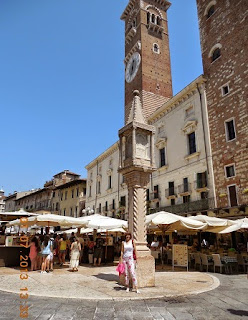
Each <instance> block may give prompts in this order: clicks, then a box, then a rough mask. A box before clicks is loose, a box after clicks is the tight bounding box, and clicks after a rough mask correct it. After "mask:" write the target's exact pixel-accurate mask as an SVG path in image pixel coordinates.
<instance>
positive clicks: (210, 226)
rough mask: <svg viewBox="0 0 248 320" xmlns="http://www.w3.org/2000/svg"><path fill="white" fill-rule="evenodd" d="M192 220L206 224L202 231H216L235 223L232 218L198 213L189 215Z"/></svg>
mask: <svg viewBox="0 0 248 320" xmlns="http://www.w3.org/2000/svg"><path fill="white" fill-rule="evenodd" d="M190 218H191V219H192V220H195V221H200V222H203V223H205V224H206V227H205V228H204V231H206V232H214V233H218V232H220V231H222V230H223V229H225V228H226V227H228V226H231V225H233V224H235V222H234V221H233V220H228V219H222V218H216V217H209V216H205V215H198V216H194V217H190Z"/></svg>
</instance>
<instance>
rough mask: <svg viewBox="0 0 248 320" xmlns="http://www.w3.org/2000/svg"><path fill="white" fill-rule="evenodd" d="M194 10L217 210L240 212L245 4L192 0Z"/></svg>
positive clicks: (247, 112)
mask: <svg viewBox="0 0 248 320" xmlns="http://www.w3.org/2000/svg"><path fill="white" fill-rule="evenodd" d="M197 8H198V18H199V27H200V38H201V48H202V61H203V68H204V77H205V78H206V95H207V106H208V114H209V129H210V139H211V148H212V154H213V169H214V178H215V188H216V191H215V192H216V200H217V208H224V209H225V210H224V212H223V214H226V213H231V211H233V212H232V214H233V213H234V212H236V213H238V212H239V211H243V212H244V211H245V207H246V209H247V204H248V102H247V101H248V93H247V92H248V90H247V89H248V52H247V43H248V21H247V19H248V3H247V0H237V1H230V0H225V1H224V0H213V1H210V0H197ZM228 208H231V209H230V210H229V209H228ZM233 209H234V210H233ZM229 211H230V212H229Z"/></svg>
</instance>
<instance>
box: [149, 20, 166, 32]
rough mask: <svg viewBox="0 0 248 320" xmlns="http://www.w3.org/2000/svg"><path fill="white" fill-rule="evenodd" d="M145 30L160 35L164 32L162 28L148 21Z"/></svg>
mask: <svg viewBox="0 0 248 320" xmlns="http://www.w3.org/2000/svg"><path fill="white" fill-rule="evenodd" d="M147 29H148V30H151V31H153V32H156V33H160V34H162V32H163V31H164V28H163V27H162V26H160V25H158V24H156V23H155V22H152V21H149V23H148V24H147Z"/></svg>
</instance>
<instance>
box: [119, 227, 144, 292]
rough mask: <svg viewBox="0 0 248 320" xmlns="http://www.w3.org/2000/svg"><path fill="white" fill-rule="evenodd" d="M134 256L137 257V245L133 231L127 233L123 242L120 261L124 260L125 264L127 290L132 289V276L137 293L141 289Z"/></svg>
mask: <svg viewBox="0 0 248 320" xmlns="http://www.w3.org/2000/svg"><path fill="white" fill-rule="evenodd" d="M134 256H135V258H136V257H137V254H136V245H135V243H134V241H133V240H132V235H131V233H130V232H128V233H126V236H125V241H123V242H122V248H121V258H120V262H121V263H122V262H123V263H124V266H125V283H126V288H127V289H126V292H129V291H130V289H129V282H130V277H131V279H132V285H133V289H135V290H136V292H137V293H140V291H139V290H138V283H137V277H136V273H135V264H134Z"/></svg>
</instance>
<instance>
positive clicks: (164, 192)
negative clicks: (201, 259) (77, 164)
mask: <svg viewBox="0 0 248 320" xmlns="http://www.w3.org/2000/svg"><path fill="white" fill-rule="evenodd" d="M169 6H170V3H169V2H168V1H158V0H147V1H141V2H139V1H135V0H130V1H129V3H128V5H127V7H126V9H125V10H124V13H123V14H122V16H121V19H122V20H124V21H125V60H124V62H125V66H126V68H125V80H126V81H125V123H128V117H129V114H132V112H131V111H132V99H133V91H134V90H138V91H139V92H140V96H141V102H142V108H143V113H144V115H145V117H146V119H147V121H148V123H149V124H151V125H153V126H155V128H156V134H155V142H154V146H153V150H154V156H155V161H156V167H157V170H156V171H155V172H154V173H152V174H151V179H150V185H149V189H148V190H147V207H148V213H149V212H154V211H155V210H156V211H157V210H167V211H170V212H175V213H178V214H185V215H190V214H197V213H204V214H209V215H217V216H218V215H219V216H223V217H224V216H237V217H238V216H243V215H247V214H248V210H247V197H248V170H247V168H248V152H247V148H248V147H247V146H248V140H247V139H248V121H247V117H248V107H247V91H246V88H247V86H248V81H247V77H248V72H247V65H248V64H247V62H248V54H247V50H245V44H246V43H247V35H248V30H247V28H248V24H247V1H245V0H238V1H235V3H232V2H231V1H229V0H227V1H224V0H219V1H218V0H214V1H211V0H197V8H198V17H199V26H200V35H201V47H202V59H203V67H204V75H203V76H200V77H198V78H197V79H196V80H195V81H193V82H192V83H191V84H189V85H188V86H187V87H185V88H184V89H183V90H182V91H181V92H179V93H178V94H177V95H176V96H174V97H172V90H171V71H170V69H171V68H170V59H169V57H170V54H169V43H168V29H167V10H168V8H169ZM234 35H235V41H234V40H233V36H234ZM236 40H237V41H236ZM118 163H119V146H118V143H116V144H114V145H113V146H112V147H110V148H109V149H107V150H106V151H105V152H103V154H102V155H100V156H99V157H98V158H96V159H95V160H93V161H92V162H91V163H90V164H89V165H87V166H86V169H87V171H88V182H87V196H86V207H89V208H93V209H94V211H95V212H97V213H104V214H108V215H118V216H119V212H125V215H123V216H122V218H123V217H125V218H127V214H128V213H127V207H128V206H127V200H128V199H127V188H126V185H125V181H123V178H122V177H121V175H120V174H119V173H118V172H117V167H118ZM110 186H111V187H110ZM124 199H125V201H124ZM122 200H123V201H122ZM116 202H117V203H118V207H117V208H116ZM111 204H112V206H111ZM123 204H125V206H124V205H123ZM113 207H115V208H116V209H115V211H113ZM122 208H124V211H121V209H122ZM111 209H112V210H111Z"/></svg>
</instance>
